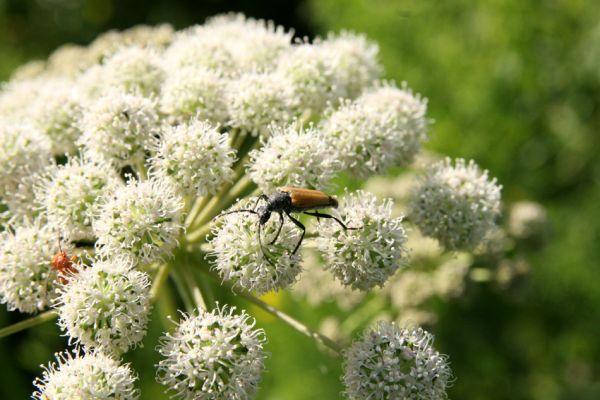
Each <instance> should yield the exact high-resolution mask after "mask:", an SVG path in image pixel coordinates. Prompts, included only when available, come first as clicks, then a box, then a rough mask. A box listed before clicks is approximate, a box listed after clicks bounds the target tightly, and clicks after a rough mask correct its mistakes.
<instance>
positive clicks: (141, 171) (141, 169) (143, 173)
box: [135, 161, 148, 181]
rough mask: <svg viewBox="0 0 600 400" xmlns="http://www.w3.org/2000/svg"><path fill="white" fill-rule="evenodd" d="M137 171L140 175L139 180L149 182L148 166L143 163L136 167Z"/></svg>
mask: <svg viewBox="0 0 600 400" xmlns="http://www.w3.org/2000/svg"><path fill="white" fill-rule="evenodd" d="M135 170H136V172H137V173H138V178H139V179H140V181H145V180H148V171H147V170H146V166H145V165H144V162H143V161H142V162H141V163H138V164H137V165H136V166H135Z"/></svg>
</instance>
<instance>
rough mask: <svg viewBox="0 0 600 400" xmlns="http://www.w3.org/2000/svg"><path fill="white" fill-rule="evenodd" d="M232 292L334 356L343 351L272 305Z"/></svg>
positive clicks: (329, 340)
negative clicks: (311, 339) (321, 346)
mask: <svg viewBox="0 0 600 400" xmlns="http://www.w3.org/2000/svg"><path fill="white" fill-rule="evenodd" d="M199 270H200V271H201V272H203V273H204V274H206V275H207V276H210V277H211V278H213V279H215V280H217V281H218V282H219V283H220V284H221V285H222V286H224V287H227V288H229V289H232V288H231V285H230V284H228V283H227V282H222V281H221V278H220V277H219V276H218V275H216V274H214V273H213V272H211V271H210V270H208V269H207V268H200V269H199ZM234 292H235V293H236V294H239V295H240V296H241V297H243V298H245V299H246V300H248V301H249V302H250V303H252V304H254V305H256V306H258V307H260V308H261V309H263V310H264V311H266V312H268V313H269V314H271V315H273V316H275V317H277V318H279V319H280V320H281V321H283V322H285V323H287V324H288V325H289V326H291V327H292V328H294V329H296V330H297V331H298V332H300V333H303V334H305V335H306V336H308V337H311V338H313V339H314V340H316V341H317V342H319V343H321V344H322V345H324V346H326V347H328V348H329V349H331V350H332V351H333V352H334V353H336V355H341V354H342V351H343V350H344V349H343V347H342V346H341V345H340V344H338V343H337V342H335V341H334V340H332V339H330V338H328V337H327V336H325V335H323V334H321V333H319V332H317V331H315V330H313V329H311V328H309V327H308V326H307V325H305V324H304V323H302V322H300V321H298V320H297V319H295V318H294V317H292V316H290V315H288V314H286V313H284V312H283V311H281V310H279V309H277V308H275V307H273V306H272V305H270V304H268V303H265V302H264V301H262V300H261V299H259V298H258V297H256V296H254V295H253V294H251V293H248V292H246V291H244V290H240V289H239V288H236V289H235V290H234Z"/></svg>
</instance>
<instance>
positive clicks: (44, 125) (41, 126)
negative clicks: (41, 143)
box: [28, 79, 83, 155]
mask: <svg viewBox="0 0 600 400" xmlns="http://www.w3.org/2000/svg"><path fill="white" fill-rule="evenodd" d="M82 115H83V107H82V105H81V96H80V95H79V92H78V89H77V87H76V86H75V82H74V81H72V80H70V79H49V80H46V81H44V84H43V85H41V88H40V93H39V96H38V97H37V98H36V100H35V101H34V102H33V104H32V106H31V107H30V112H29V117H28V119H29V120H31V121H32V124H33V125H34V126H35V127H36V128H37V129H38V130H40V131H41V132H43V133H44V134H45V135H46V136H48V138H49V139H50V141H51V143H52V147H51V151H52V154H54V155H63V154H65V153H69V154H72V153H75V152H76V150H77V147H76V145H75V142H76V141H77V139H78V138H79V136H80V135H81V129H80V126H79V120H80V119H81V117H82Z"/></svg>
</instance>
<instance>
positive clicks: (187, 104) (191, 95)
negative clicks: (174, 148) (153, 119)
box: [160, 65, 228, 124]
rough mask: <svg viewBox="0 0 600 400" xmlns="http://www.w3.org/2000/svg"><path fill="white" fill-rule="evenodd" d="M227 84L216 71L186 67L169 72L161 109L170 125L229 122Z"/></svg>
mask: <svg viewBox="0 0 600 400" xmlns="http://www.w3.org/2000/svg"><path fill="white" fill-rule="evenodd" d="M226 87H227V81H226V80H225V79H224V78H222V77H221V76H220V74H219V73H218V72H216V71H215V70H211V69H208V68H205V67H202V66H195V65H193V66H186V67H181V68H177V69H175V70H174V71H169V74H168V75H167V78H166V80H165V83H164V85H163V87H162V89H161V97H160V108H161V111H162V112H164V113H165V114H167V115H168V117H169V119H170V120H171V122H185V121H187V120H189V119H191V118H194V117H195V118H198V119H200V120H209V121H211V122H213V123H217V124H223V123H225V122H227V120H228V113H227V102H226V99H225V94H226Z"/></svg>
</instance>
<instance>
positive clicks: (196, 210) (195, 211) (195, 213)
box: [184, 196, 211, 226]
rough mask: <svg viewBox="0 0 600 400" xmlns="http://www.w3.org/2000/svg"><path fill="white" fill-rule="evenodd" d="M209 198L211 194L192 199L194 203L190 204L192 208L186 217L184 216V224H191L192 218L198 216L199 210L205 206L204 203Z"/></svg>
mask: <svg viewBox="0 0 600 400" xmlns="http://www.w3.org/2000/svg"><path fill="white" fill-rule="evenodd" d="M210 199H211V196H202V197H198V198H197V199H196V201H194V205H193V206H192V209H191V210H190V212H189V213H188V215H187V217H186V218H185V224H184V226H190V225H191V224H192V222H193V221H194V219H196V217H198V214H200V211H202V209H203V208H204V207H205V206H206V203H208V201H209V200H210Z"/></svg>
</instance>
